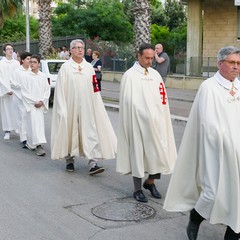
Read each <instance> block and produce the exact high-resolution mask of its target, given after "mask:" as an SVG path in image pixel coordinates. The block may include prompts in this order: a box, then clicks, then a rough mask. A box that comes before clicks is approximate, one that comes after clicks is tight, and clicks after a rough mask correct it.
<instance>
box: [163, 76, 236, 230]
mask: <svg viewBox="0 0 240 240" xmlns="http://www.w3.org/2000/svg"><path fill="white" fill-rule="evenodd" d="M234 84H235V87H236V88H237V89H235V92H236V94H235V96H234V97H232V96H231V95H230V93H229V92H230V89H231V82H230V81H228V80H227V79H225V78H223V77H222V76H221V75H220V74H219V73H216V74H215V75H214V76H213V77H212V78H210V79H208V80H206V81H204V82H203V83H202V85H201V86H200V88H199V91H198V93H197V95H196V98H195V101H194V104H193V106H192V109H191V112H190V116H189V120H188V123H187V126H186V129H185V132H184V136H183V139H182V143H181V146H180V149H179V153H178V159H177V163H176V167H175V169H174V173H173V175H172V177H171V181H170V184H169V188H168V192H167V195H166V199H165V203H164V208H165V209H166V210H168V211H189V210H191V209H192V208H196V210H197V211H198V212H199V213H200V214H201V215H202V216H203V217H204V218H206V219H209V220H210V223H212V224H217V223H222V224H226V225H228V226H230V227H231V228H232V229H233V230H234V231H235V232H240V141H239V136H240V84H239V80H238V79H236V80H235V81H234Z"/></svg>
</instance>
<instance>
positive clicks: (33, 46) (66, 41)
mask: <svg viewBox="0 0 240 240" xmlns="http://www.w3.org/2000/svg"><path fill="white" fill-rule="evenodd" d="M74 39H81V40H83V41H84V42H86V40H85V37H83V36H67V37H60V38H53V41H52V43H53V47H54V48H56V49H57V48H58V47H62V46H67V47H69V45H70V42H71V41H72V40H74ZM4 44H5V43H0V48H2V46H3V45H4ZM12 44H13V45H14V49H15V52H23V51H25V50H26V42H25V41H22V42H14V43H12ZM30 51H31V53H32V54H39V41H38V40H31V42H30Z"/></svg>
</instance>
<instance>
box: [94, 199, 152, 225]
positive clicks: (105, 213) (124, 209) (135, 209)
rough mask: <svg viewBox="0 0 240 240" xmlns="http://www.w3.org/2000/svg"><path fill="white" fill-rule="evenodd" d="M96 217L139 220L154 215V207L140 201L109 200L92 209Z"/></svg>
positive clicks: (114, 219) (113, 219)
mask: <svg viewBox="0 0 240 240" xmlns="http://www.w3.org/2000/svg"><path fill="white" fill-rule="evenodd" d="M92 213H93V215H95V216H96V217H99V218H102V219H106V220H112V221H140V220H143V219H147V218H151V217H154V215H155V210H154V208H152V207H150V206H148V205H146V204H141V203H132V202H125V203H124V202H109V203H104V204H102V205H99V206H96V207H95V208H93V209H92Z"/></svg>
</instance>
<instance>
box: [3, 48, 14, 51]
mask: <svg viewBox="0 0 240 240" xmlns="http://www.w3.org/2000/svg"><path fill="white" fill-rule="evenodd" d="M5 50H6V51H11V50H13V48H6V49H5Z"/></svg>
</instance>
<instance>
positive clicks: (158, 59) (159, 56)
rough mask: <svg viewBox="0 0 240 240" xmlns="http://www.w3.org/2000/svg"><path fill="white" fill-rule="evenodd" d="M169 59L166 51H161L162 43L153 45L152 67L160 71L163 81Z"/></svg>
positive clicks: (165, 78)
mask: <svg viewBox="0 0 240 240" xmlns="http://www.w3.org/2000/svg"><path fill="white" fill-rule="evenodd" d="M169 65H170V59H169V56H168V55H167V53H166V52H164V51H163V46H162V44H160V43H159V44H157V45H156V46H155V66H154V68H155V69H156V70H157V71H158V72H159V73H160V75H161V77H162V79H163V81H164V83H165V82H166V80H167V74H168V70H169Z"/></svg>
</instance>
